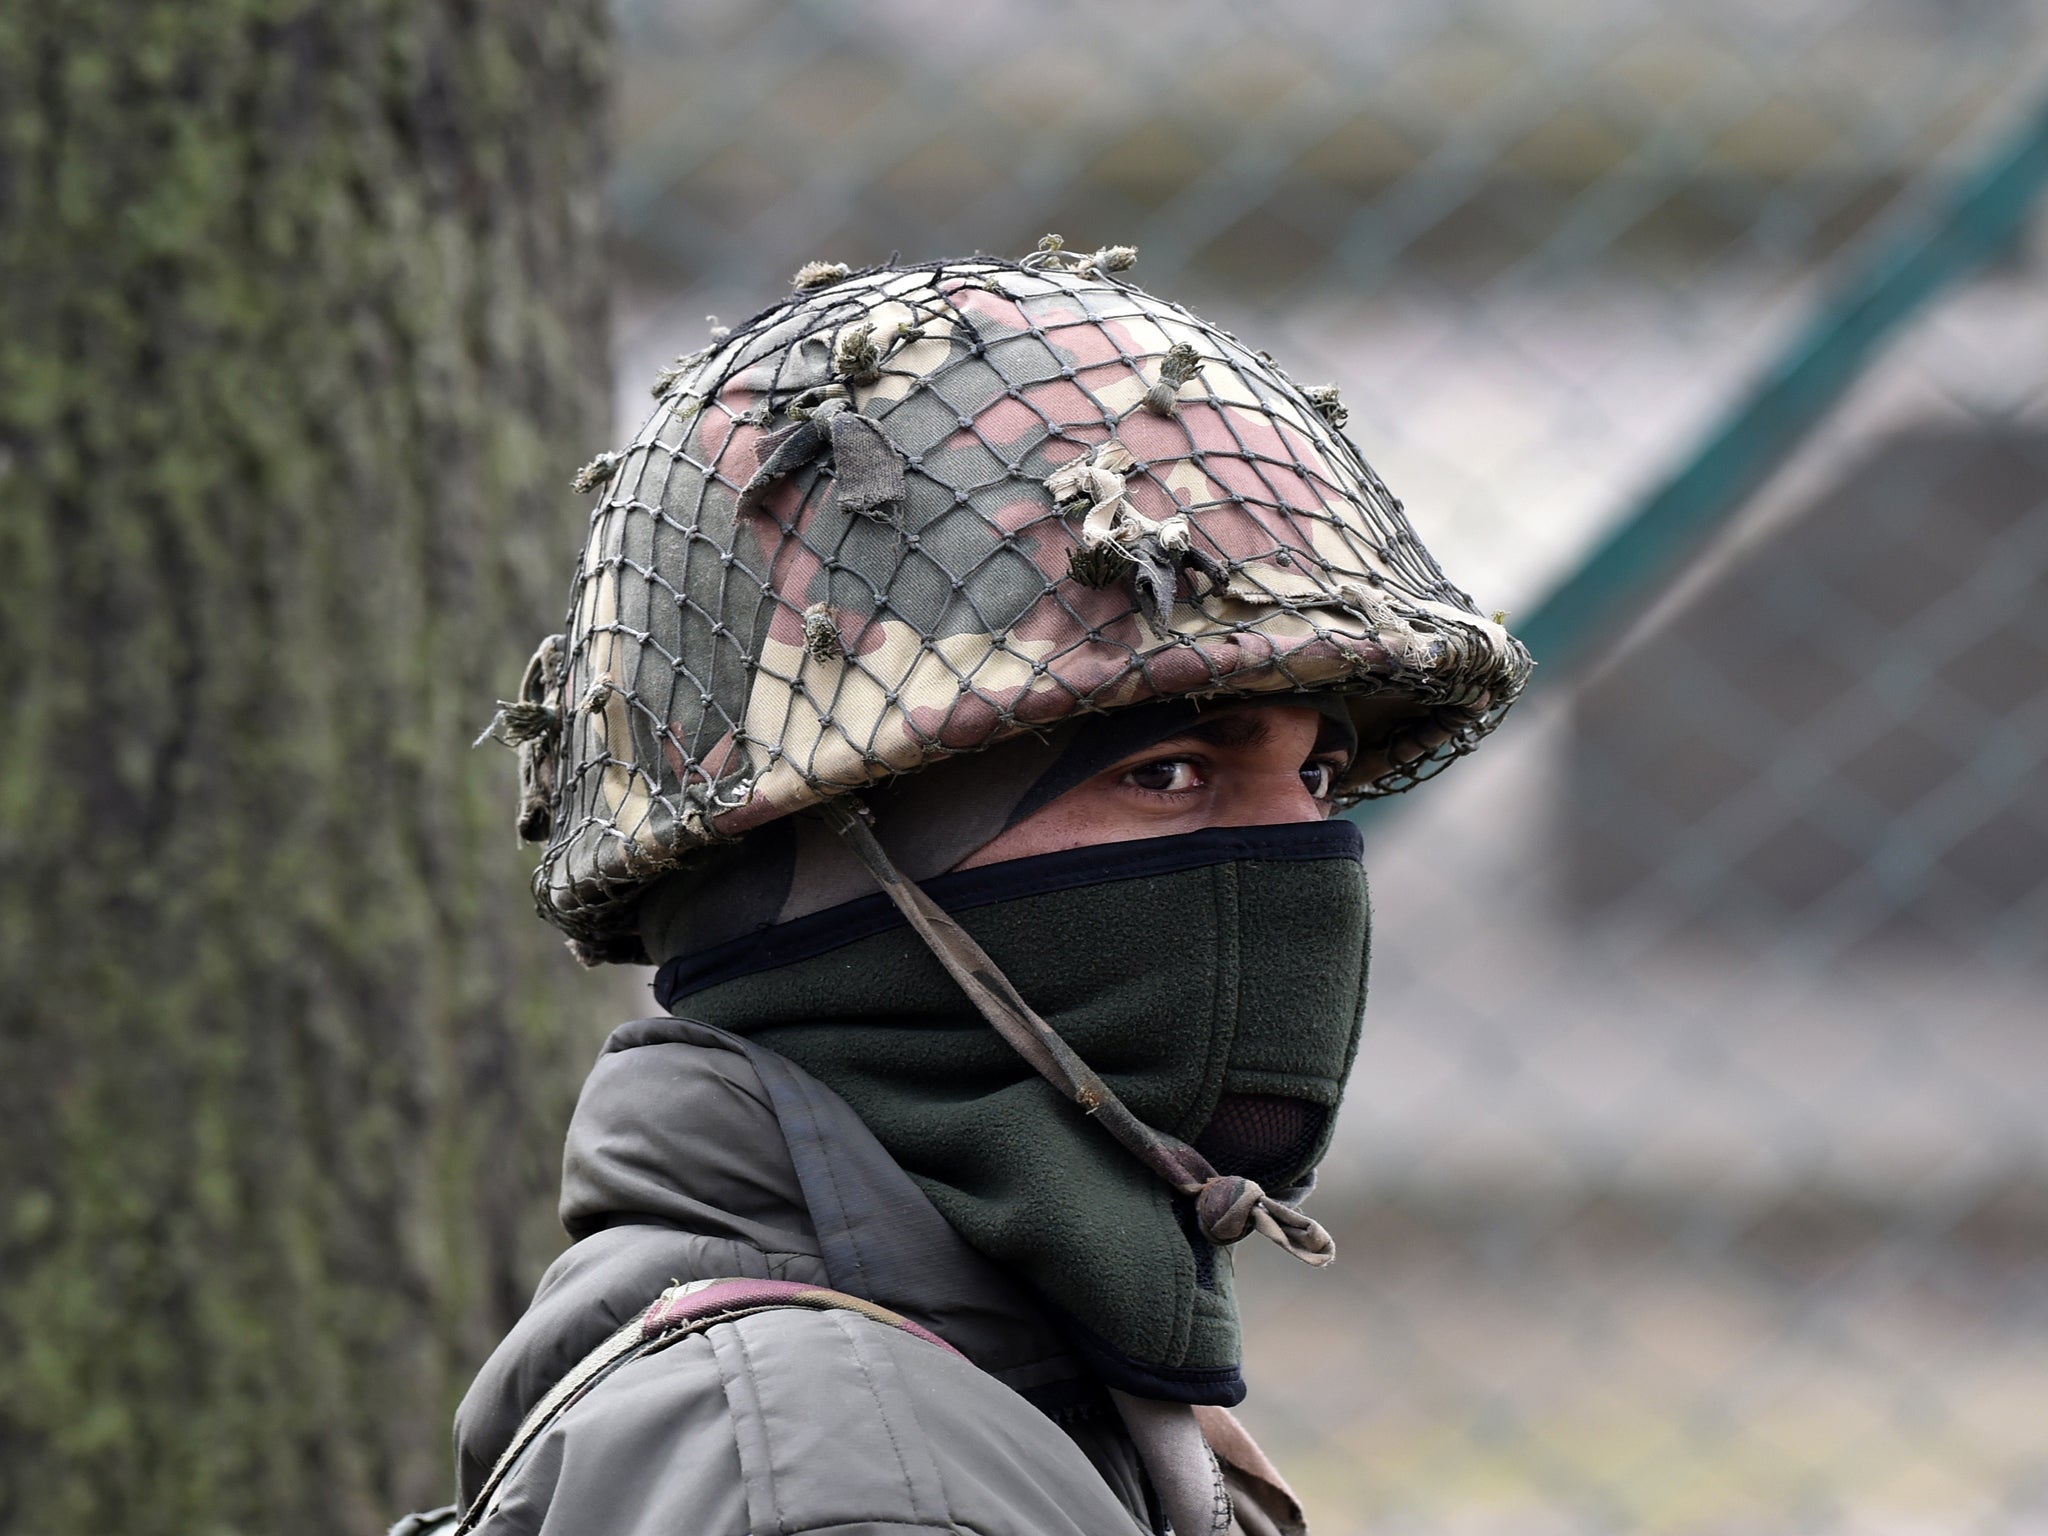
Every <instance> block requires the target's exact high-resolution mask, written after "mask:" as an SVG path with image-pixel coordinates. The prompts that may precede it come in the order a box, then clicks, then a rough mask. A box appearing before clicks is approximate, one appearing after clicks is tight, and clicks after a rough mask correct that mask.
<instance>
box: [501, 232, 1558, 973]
mask: <svg viewBox="0 0 2048 1536" xmlns="http://www.w3.org/2000/svg"><path fill="white" fill-rule="evenodd" d="M1075 265H1076V264H1075V263H1072V262H1071V261H1067V262H1062V261H1061V260H1060V259H1059V258H1058V256H1057V254H1054V255H1052V256H1051V257H1050V258H1047V257H1043V256H1042V257H1041V258H1039V259H1038V260H1037V261H1028V262H1027V263H1025V264H1022V265H1019V264H1014V263H1008V262H1001V261H995V260H983V259H977V260H974V261H968V262H952V263H937V264H932V265H927V266H918V267H888V268H881V269H876V270H873V271H869V272H864V273H854V274H845V275H841V274H839V273H838V272H836V271H828V272H827V273H826V274H825V277H826V278H827V280H828V281H827V285H826V286H824V287H822V288H821V289H819V290H817V291H813V292H808V293H804V294H800V295H799V296H798V297H796V298H795V299H793V300H790V301H788V302H785V303H783V304H781V305H778V306H776V307H775V308H773V309H770V310H768V311H766V312H765V313H764V314H762V315H761V316H759V317H757V318H755V319H754V320H752V321H750V322H748V323H747V324H746V325H744V326H741V327H739V328H737V329H736V330H734V331H733V332H732V333H730V334H729V335H727V336H725V337H724V338H723V339H721V340H720V341H719V342H717V343H716V344H715V345H714V346H712V347H710V348H708V349H706V350H705V351H704V352H702V353H699V354H696V355H694V356H692V357H689V358H684V359H680V360H679V361H678V363H677V365H676V366H675V367H673V368H671V369H670V370H667V371H666V372H665V373H664V374H663V376H662V379H661V381H660V382H659V383H658V384H657V393H658V394H659V397H660V404H659V406H658V407H657V409H656V410H655V412H654V414H653V415H652V417H650V419H649V420H648V422H647V424H646V425H645V426H644V427H643V428H642V430H641V432H640V434H639V435H638V437H637V438H636V439H635V441H634V442H633V444H632V445H631V446H630V447H629V448H627V449H626V450H625V451H624V452H622V453H620V454H617V455H606V456H603V457H602V458H600V459H599V461H598V462H597V463H596V464H594V465H593V466H592V467H591V469H590V470H588V471H586V476H587V479H588V481H589V482H591V483H592V485H593V488H600V487H601V489H602V495H601V496H600V498H599V500H598V503H597V505H596V507H595V509H594V511H593V513H592V517H591V523H590V532H589V537H588V539H587V541H586V544H585V546H584V550H583V554H582V558H581V561H580V564H579V567H578V570H577V574H576V580H575V586H574V590H573V602H572V607H571V610H570V614H569V622H568V633H567V636H566V644H565V645H563V646H561V647H560V648H559V650H558V653H557V660H555V661H554V662H553V663H552V665H553V672H554V675H553V676H551V677H546V678H544V679H543V680H542V684H541V687H542V697H541V698H540V699H539V700H536V701H532V702H538V703H542V704H545V705H547V706H548V707H550V708H551V709H552V710H553V712H554V713H553V716H552V718H553V719H554V720H556V721H557V722H558V724H557V727H556V729H555V730H554V731H553V732H552V739H551V740H550V741H548V742H547V743H546V748H547V753H546V757H547V760H546V761H545V762H544V763H543V764H542V765H541V770H542V771H541V772H540V774H539V777H540V779H541V781H542V784H543V788H544V792H545V795H546V796H547V798H548V801H549V807H550V811H551V815H550V816H548V817H547V818H545V819H546V820H547V821H548V822H550V823H551V825H550V826H549V829H548V830H549V843H548V848H547V852H546V855H545V857H544V858H543V860H542V863H541V867H540V870H539V872H538V874H537V876H536V893H537V895H538V896H539V898H540V903H541V908H542V911H543V913H544V915H546V916H548V917H549V918H550V920H551V921H554V922H555V923H557V924H558V925H559V926H561V927H562V928H564V929H565V930H567V931H568V932H570V933H571V934H572V935H575V936H577V937H579V938H582V939H584V940H586V941H592V942H593V944H594V945H595V952H597V953H599V954H603V953H605V944H606V941H608V940H611V939H612V938H613V937H614V936H616V935H619V934H620V933H621V931H622V928H623V926H624V925H625V923H626V922H627V921H628V920H629V916H630V908H631V903H632V901H633V899H634V898H635V897H636V896H637V895H638V893H639V891H640V890H641V889H642V888H644V886H645V884H646V882H647V881H648V880H649V879H650V878H651V877H653V876H654V875H655V874H658V873H660V872H661V871H663V870H666V869H669V868H672V867H674V866H675V864H676V863H677V862H678V861H679V860H680V859H681V858H683V857H684V856H685V855H687V854H688V853H689V852H691V851H692V850H694V849H696V848H698V847H701V846H703V845H704V844H706V843H709V842H712V841H718V840H724V839H730V838H733V837H737V836H740V835H741V834H743V833H745V832H746V831H748V830H750V829H751V828H753V827H755V826H759V825H761V824H763V823H765V822H767V821H770V820H773V819H775V818H776V817H779V816H782V815H787V814H789V813H790V812H792V811H794V810H797V809H799V808H801V807H802V806H805V805H808V804H812V803H815V802H816V801H818V800H819V799H822V798H824V797H827V796H830V795H833V794H837V793H841V792H844V791H848V790H853V789H857V788H859V787H861V786H862V785H864V784H867V783H870V782H873V781H874V780H876V779H878V778H881V777H885V776H887V775H890V774H895V773H902V772H907V771H910V770H913V769H916V768H918V767H921V766H923V765H925V764H927V763H929V762H932V761H935V760H937V759H939V758H941V757H945V756H950V755H953V754H957V753H961V752H967V751H973V750H976V749H979V748H982V747H986V746H989V745H992V744H994V743H996V742H998V741H1001V740H1004V739H1006V738H1009V737H1012V736H1015V735H1017V734H1018V733H1020V732H1023V731H1027V730H1033V729H1043V728H1046V727H1049V726H1051V725H1053V724H1056V723H1058V722H1059V721H1061V720H1064V719H1067V718H1069V717H1071V716H1073V715H1075V714H1078V713H1081V712H1085V711H1099V710H1106V709H1114V708H1119V707H1123V706H1126V705H1129V704H1134V703H1139V702H1143V701H1147V700H1150V699H1154V698H1164V697H1173V696H1194V697H1201V696H1220V695H1242V694H1253V693H1257V694H1265V693H1286V692H1304V691H1337V692H1340V693H1342V694H1344V695H1346V696H1347V697H1348V698H1349V699H1350V700H1352V708H1353V712H1354V714H1355V715H1356V717H1357V718H1358V722H1359V725H1360V743H1361V750H1360V753H1359V757H1358V759H1357V760H1356V761H1355V763H1354V765H1353V768H1352V771H1351V772H1350V774H1349V775H1347V777H1346V778H1345V780H1344V782H1343V783H1342V784H1341V785H1340V786H1339V793H1340V795H1342V796H1343V797H1344V798H1346V799H1347V800H1356V799H1358V798H1362V797H1365V796H1370V795H1381V794H1388V793H1392V792H1395V791H1398V790H1401V789H1405V788H1407V787H1409V786H1410V785H1412V784H1414V783H1416V782H1417V781H1419V780H1420V779H1423V778H1425V777H1427V776H1429V775H1430V774H1432V773H1434V772H1436V771H1438V770H1439V769H1440V768H1441V767H1443V766H1444V765H1445V764H1446V763H1448V762H1449V761H1451V760H1452V759H1454V758H1455V757H1457V756H1459V755H1461V754H1463V753H1465V752H1468V751H1470V750H1471V749H1472V747H1473V746H1474V745H1476V744H1477V742H1478V740H1479V739H1480V738H1481V737H1482V736H1484V735H1485V734H1486V733H1487V732H1488V731H1489V730H1491V729H1492V727H1493V725H1494V724H1495V723H1496V722H1497V721H1498V720H1499V718H1500V716H1501V714H1502V713H1503V712H1504V711H1505V710H1506V708H1507V707H1508V705H1509V704H1510V703H1511V702H1512V701H1513V699H1514V696H1515V694H1516V693H1517V692H1518V691H1519V689H1520V687H1521V685H1522V682H1523V681H1524V679H1525V677H1526V675H1527V671H1528V666H1529V661H1528V656H1527V653H1526V652H1525V651H1523V650H1522V648H1521V647H1520V646H1519V645H1518V644H1517V643H1516V642H1515V641H1513V640H1512V638H1511V637H1509V636H1508V635H1507V634H1506V632H1505V631H1504V630H1502V629H1501V628H1500V627H1499V625H1498V624H1495V623H1491V622H1489V621H1487V620H1485V619H1483V618H1481V617H1480V616H1479V615H1478V614H1477V613H1476V612H1475V611H1474V609H1473V606H1472V603H1471V600H1470V599H1469V598H1468V597H1466V596H1465V594H1464V593H1462V592H1460V591H1459V590H1458V589H1457V588H1455V587H1453V586H1452V585H1451V584H1450V583H1449V582H1448V581H1446V580H1445V578H1444V575H1443V572H1442V571H1441V570H1440V569H1439V568H1438V567H1437V564H1436V562H1435V560H1434V559H1432V558H1431V556H1430V554H1429V552H1428V551H1427V550H1426V549H1424V548H1423V546H1422V545H1421V543H1420V542H1419V541H1418V540H1417V539H1416V537H1415V535H1414V533H1413V531H1412V530H1411V529H1410V527H1409V526H1408V522H1407V519H1406V518H1405V516H1404V515H1403V513H1402V510H1401V506H1400V503H1399V502H1398V501H1396V500H1395V499H1394V498H1393V497H1392V496H1391V495H1390V494H1389V493H1388V491H1387V490H1386V488H1385V486H1384V485H1382V484H1381V482H1380V480H1379V478H1378V476H1377V475H1375V474H1374V473H1373V471H1372V469H1371V468H1370V467H1369V466H1368V465H1367V464H1366V462H1365V460H1364V459H1363V458H1362V457H1361V456H1360V455H1359V453H1358V452H1357V450H1356V449H1355V448H1354V447H1353V446H1352V445H1351V443H1350V442H1349V441H1348V440H1347V439H1346V438H1345V437H1344V436H1343V434H1342V433H1341V432H1339V431H1338V430H1336V423H1338V422H1341V420H1342V416H1341V409H1340V408H1339V407H1338V406H1337V405H1336V403H1335V400H1334V392H1332V391H1311V390H1303V389H1302V388H1300V387H1298V386H1296V385H1294V384H1293V383H1292V382H1291V381H1289V380H1288V378H1287V377H1286V375H1285V374H1284V373H1283V372H1282V371H1281V370H1280V369H1279V368H1278V366H1277V365H1275V364H1274V363H1273V361H1272V360H1271V359H1270V358H1268V357H1266V356H1265V355H1264V354H1257V353H1253V352H1251V351H1249V350H1247V349H1246V348H1244V347H1243V346H1242V345H1240V344H1239V343H1238V342H1237V341H1236V340H1235V338H1233V337H1231V336H1229V335H1228V334H1227V333H1224V332H1221V331H1219V330H1217V329H1215V328H1214V327H1212V326H1209V325H1207V324H1205V323H1204V322H1202V321H1200V320H1198V319H1196V318H1195V317H1194V316H1193V315H1191V314H1189V313H1187V312H1186V311H1185V310H1183V309H1180V308H1179V307H1178V306H1175V305H1172V304H1169V303H1166V302H1164V301H1162V300H1159V299H1156V298H1153V297H1152V296H1150V295H1147V294H1145V293H1143V292H1141V291H1139V290H1137V289H1135V288H1132V287H1129V286H1126V285H1124V284H1122V283H1119V282H1117V281H1115V280H1113V279H1111V278H1108V277H1106V276H1104V275H1102V274H1101V273H1100V272H1099V271H1096V270H1092V269H1086V268H1084V269H1082V270H1075ZM807 271H808V269H807ZM831 279H836V281H833V280H831ZM1333 417H1334V421H1333V419H1332V418H1333ZM1063 469H1064V470H1065V471H1066V474H1065V475H1064V476H1063V477H1061V476H1059V475H1058V474H1057V472H1059V471H1062V470H1063ZM1082 471H1086V472H1085V473H1084V472H1082ZM1098 471H1099V472H1098ZM1049 478H1050V479H1052V480H1053V488H1052V489H1049V488H1048V484H1047V482H1048V479H1049ZM1055 490H1058V491H1061V492H1063V493H1065V494H1066V495H1068V497H1069V499H1068V500H1067V501H1066V502H1065V503H1064V504H1062V503H1061V502H1060V501H1057V500H1056V499H1055ZM630 947H631V946H630V944H628V945H627V948H628V949H630Z"/></svg>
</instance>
